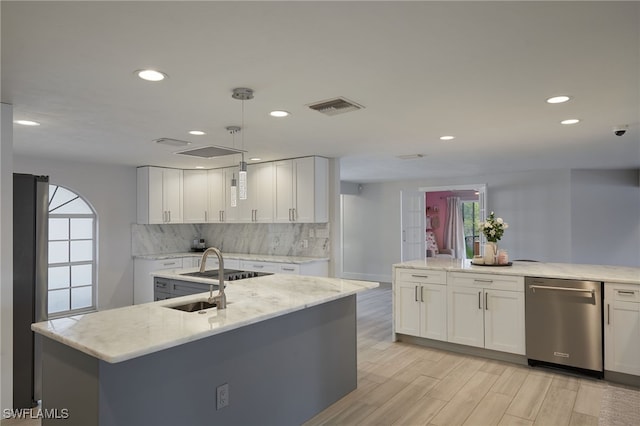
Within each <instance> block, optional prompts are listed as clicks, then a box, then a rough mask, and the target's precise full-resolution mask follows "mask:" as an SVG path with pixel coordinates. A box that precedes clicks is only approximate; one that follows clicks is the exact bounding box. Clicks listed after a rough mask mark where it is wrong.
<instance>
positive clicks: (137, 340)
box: [31, 268, 379, 363]
mask: <svg viewBox="0 0 640 426" xmlns="http://www.w3.org/2000/svg"><path fill="white" fill-rule="evenodd" d="M195 270H196V269H194V268H190V269H184V270H170V271H161V272H162V275H163V276H165V277H167V276H168V277H170V278H175V279H180V280H184V281H192V282H200V283H205V284H206V283H210V282H214V283H217V280H210V279H203V278H194V277H185V276H182V275H180V274H181V273H184V272H191V271H195ZM378 285H379V284H378V283H374V282H369V281H354V280H343V279H337V278H326V277H311V276H300V275H286V274H273V275H268V276H263V277H257V278H250V279H245V280H242V281H233V282H232V283H228V285H227V286H226V289H225V293H226V294H227V309H224V310H217V309H216V308H211V309H207V310H206V311H204V312H205V313H204V314H200V313H198V312H182V311H179V310H175V309H170V308H167V306H175V305H181V304H184V303H189V302H190V301H195V300H203V299H205V298H206V297H207V296H208V293H201V294H197V295H191V296H183V297H178V298H174V299H167V300H161V301H157V302H151V303H144V304H140V305H133V306H127V307H123V308H118V309H111V310H106V311H99V312H94V313H90V314H85V315H76V316H71V317H66V318H58V319H52V320H49V321H44V322H39V323H36V324H33V325H32V326H31V328H32V330H33V331H35V332H36V333H39V334H41V335H43V336H46V337H48V338H50V339H53V340H56V341H58V342H60V343H63V344H65V345H67V346H70V347H72V348H74V349H77V350H79V351H81V352H84V353H86V354H88V355H91V356H93V357H95V358H98V359H100V360H103V361H106V362H109V363H118V362H122V361H126V360H129V359H132V358H136V357H140V356H143V355H146V354H150V353H154V352H157V351H160V350H163V349H167V348H171V347H174V346H178V345H182V344H185V343H188V342H191V341H195V340H198V339H202V338H205V337H209V336H213V335H216V334H221V333H225V332H227V331H230V330H234V329H238V328H241V327H244V326H247V325H250V324H255V323H258V322H261V321H265V320H267V319H271V318H275V317H279V316H282V315H285V314H288V313H291V312H295V311H300V310H303V309H306V308H309V307H312V306H316V305H320V304H322V303H326V302H330V301H333V300H336V299H340V298H343V297H347V296H350V295H353V294H355V293H357V292H359V291H363V290H367V289H370V288H375V287H378Z"/></svg>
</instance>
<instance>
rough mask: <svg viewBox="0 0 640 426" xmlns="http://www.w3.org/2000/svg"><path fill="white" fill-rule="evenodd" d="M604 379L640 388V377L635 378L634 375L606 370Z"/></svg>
mask: <svg viewBox="0 0 640 426" xmlns="http://www.w3.org/2000/svg"><path fill="white" fill-rule="evenodd" d="M604 379H605V380H606V381H608V382H614V383H620V384H622V385H627V386H633V387H636V388H640V376H634V375H633V374H626V373H618V372H617V371H609V370H604Z"/></svg>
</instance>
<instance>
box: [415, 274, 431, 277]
mask: <svg viewBox="0 0 640 426" xmlns="http://www.w3.org/2000/svg"><path fill="white" fill-rule="evenodd" d="M411 276H412V277H413V278H429V275H414V274H411Z"/></svg>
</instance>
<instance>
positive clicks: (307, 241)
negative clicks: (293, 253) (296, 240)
mask: <svg viewBox="0 0 640 426" xmlns="http://www.w3.org/2000/svg"><path fill="white" fill-rule="evenodd" d="M302 248H309V240H307V239H304V240H302Z"/></svg>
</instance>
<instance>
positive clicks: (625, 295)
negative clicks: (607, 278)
mask: <svg viewBox="0 0 640 426" xmlns="http://www.w3.org/2000/svg"><path fill="white" fill-rule="evenodd" d="M605 287H611V288H612V289H613V300H615V301H617V302H635V303H640V286H637V285H632V284H626V285H625V284H610V283H605Z"/></svg>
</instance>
